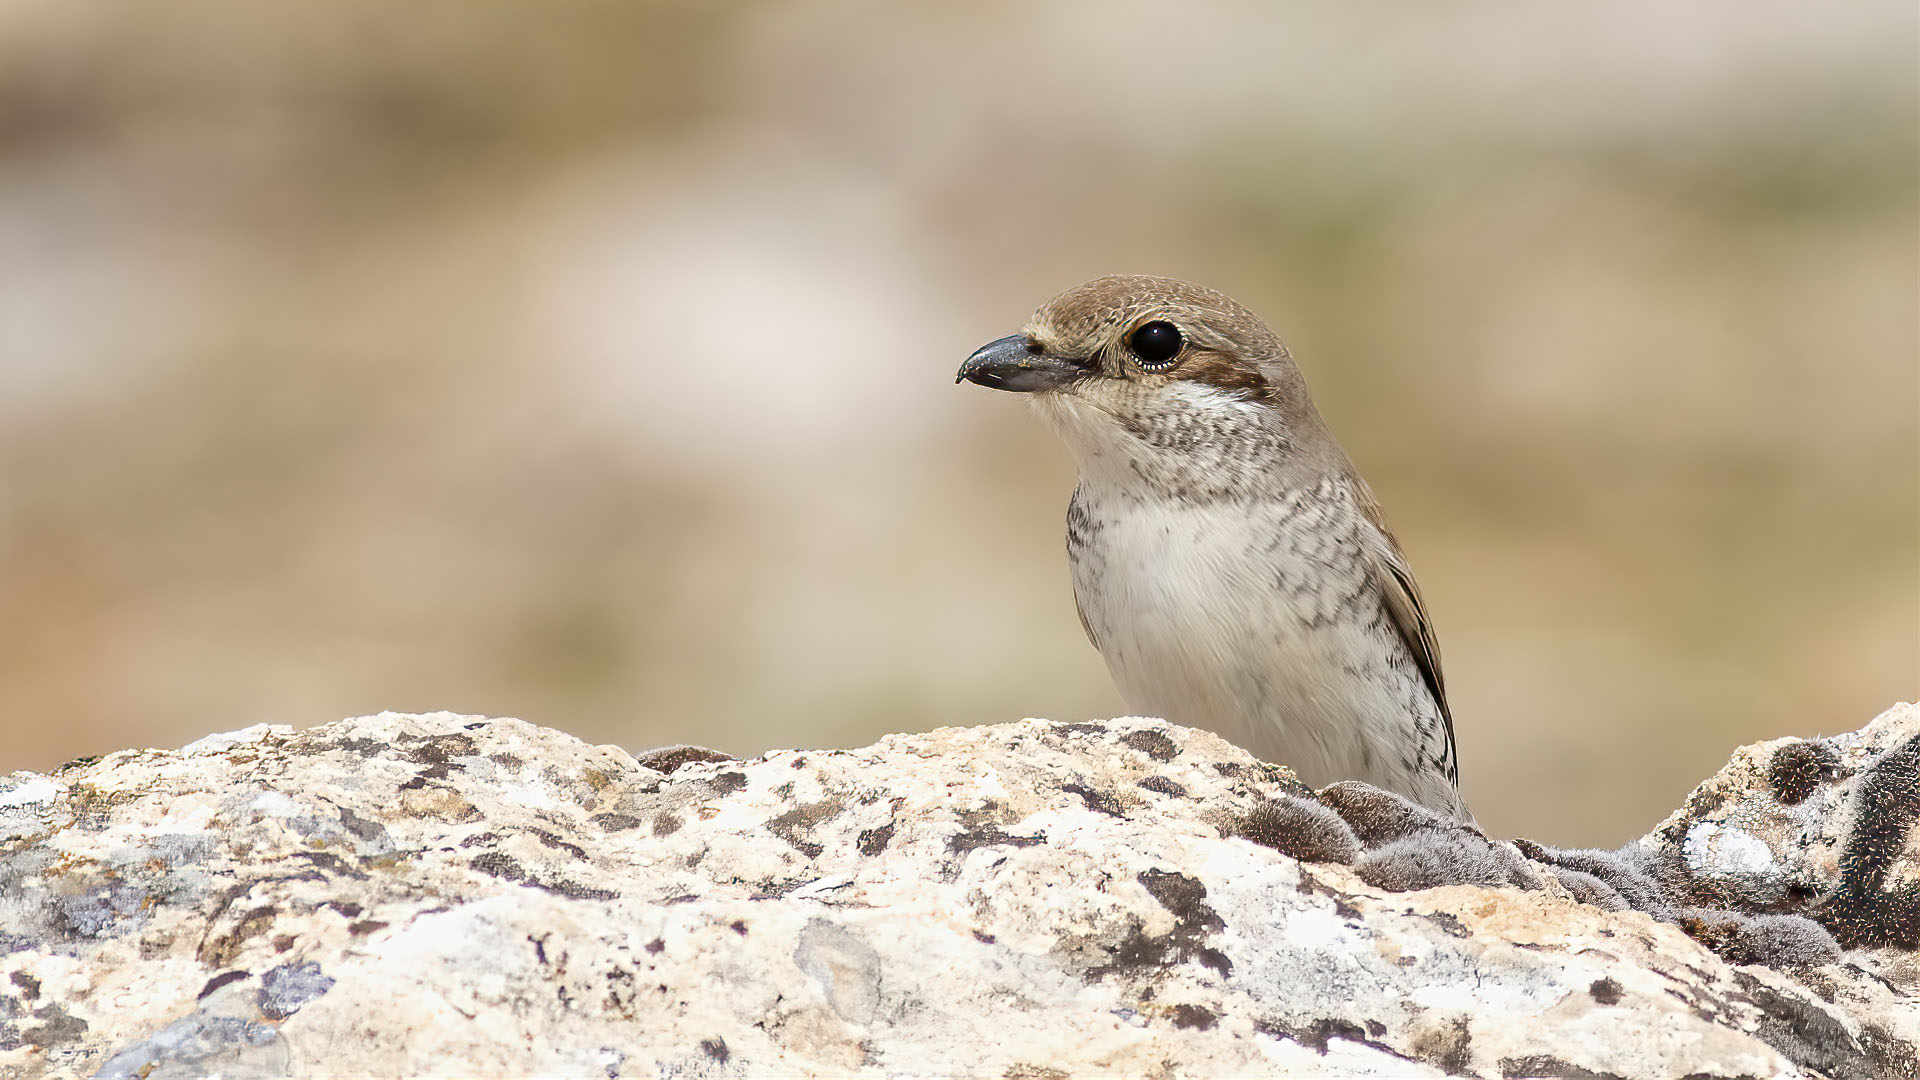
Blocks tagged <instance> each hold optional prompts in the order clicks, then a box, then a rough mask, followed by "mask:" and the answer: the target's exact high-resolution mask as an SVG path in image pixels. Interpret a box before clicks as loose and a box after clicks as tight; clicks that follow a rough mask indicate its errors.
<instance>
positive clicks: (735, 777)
mask: <svg viewBox="0 0 1920 1080" xmlns="http://www.w3.org/2000/svg"><path fill="white" fill-rule="evenodd" d="M746 786H747V774H746V773H740V772H723V773H721V774H719V775H718V776H715V777H714V778H713V792H714V794H716V795H722V796H724V795H731V794H733V793H734V792H736V791H739V790H740V789H741V788H744V787H746Z"/></svg>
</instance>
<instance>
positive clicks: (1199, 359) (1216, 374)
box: [1178, 353, 1267, 398]
mask: <svg viewBox="0 0 1920 1080" xmlns="http://www.w3.org/2000/svg"><path fill="white" fill-rule="evenodd" d="M1178 375H1179V377H1180V378H1182V379H1184V380H1186V381H1187V382H1192V383H1199V384H1200V385H1202V386H1211V387H1213V388H1214V389H1216V390H1225V391H1226V392H1227V393H1230V394H1239V395H1241V396H1242V397H1250V398H1258V397H1265V396H1266V393H1267V380H1266V379H1264V378H1261V376H1260V372H1259V371H1258V370H1255V369H1253V368H1248V367H1246V366H1244V365H1241V364H1236V363H1234V362H1233V361H1232V360H1229V359H1227V358H1226V357H1224V356H1219V355H1216V354H1213V353H1202V354H1200V355H1198V356H1195V357H1194V358H1193V359H1191V360H1188V361H1187V362H1186V363H1184V364H1181V365H1180V368H1179V371H1178Z"/></svg>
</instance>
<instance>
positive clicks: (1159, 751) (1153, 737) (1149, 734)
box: [1120, 728, 1180, 761]
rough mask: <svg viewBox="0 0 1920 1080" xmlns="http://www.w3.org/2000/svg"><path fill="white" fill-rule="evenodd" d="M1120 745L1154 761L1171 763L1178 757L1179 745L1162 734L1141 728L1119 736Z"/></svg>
mask: <svg viewBox="0 0 1920 1080" xmlns="http://www.w3.org/2000/svg"><path fill="white" fill-rule="evenodd" d="M1120 744H1121V745H1122V746H1126V747H1129V748H1131V749H1134V750H1138V751H1140V752H1141V753H1143V754H1145V755H1147V756H1148V757H1150V758H1152V759H1153V760H1155V761H1172V760H1173V759H1174V758H1176V757H1179V756H1180V744H1178V743H1176V742H1174V741H1173V740H1172V739H1169V738H1167V736H1166V734H1165V733H1164V732H1159V731H1153V730H1151V729H1148V728H1141V729H1140V730H1138V731H1129V732H1127V733H1126V734H1125V735H1122V736H1120Z"/></svg>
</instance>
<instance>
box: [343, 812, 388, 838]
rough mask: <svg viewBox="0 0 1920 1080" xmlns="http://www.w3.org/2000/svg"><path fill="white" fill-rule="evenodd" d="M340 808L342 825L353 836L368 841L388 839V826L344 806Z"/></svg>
mask: <svg viewBox="0 0 1920 1080" xmlns="http://www.w3.org/2000/svg"><path fill="white" fill-rule="evenodd" d="M338 809H339V811H340V827H341V828H343V829H345V830H346V831H347V832H348V833H349V834H351V835H352V836H354V837H356V838H358V839H360V840H365V841H368V842H381V841H387V839H388V838H387V828H386V826H384V825H382V824H380V823H379V822H377V821H374V820H372V819H370V818H363V817H361V816H360V815H359V814H356V813H354V812H353V811H351V810H349V809H347V808H346V807H344V806H342V807H339V808H338Z"/></svg>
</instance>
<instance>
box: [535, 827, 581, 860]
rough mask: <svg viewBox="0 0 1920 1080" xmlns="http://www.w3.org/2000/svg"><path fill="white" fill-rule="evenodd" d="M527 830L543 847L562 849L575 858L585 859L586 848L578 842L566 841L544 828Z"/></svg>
mask: <svg viewBox="0 0 1920 1080" xmlns="http://www.w3.org/2000/svg"><path fill="white" fill-rule="evenodd" d="M527 831H528V832H529V833H532V834H533V838H534V839H536V840H538V841H540V843H541V844H542V845H543V846H545V847H549V848H552V849H553V850H555V851H564V852H566V853H567V854H569V855H571V856H573V857H574V858H576V859H585V858H586V857H587V850H586V849H585V848H583V847H581V846H580V845H578V844H572V843H568V842H567V841H565V840H562V839H560V837H558V836H556V835H555V834H553V833H550V832H548V831H547V830H545V829H528V830H527Z"/></svg>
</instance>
